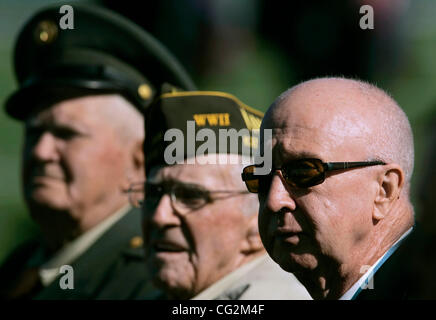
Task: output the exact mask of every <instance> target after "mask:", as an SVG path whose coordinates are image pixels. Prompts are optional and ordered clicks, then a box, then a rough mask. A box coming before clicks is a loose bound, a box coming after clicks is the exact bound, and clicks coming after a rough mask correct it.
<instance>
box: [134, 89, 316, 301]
mask: <svg viewBox="0 0 436 320" xmlns="http://www.w3.org/2000/svg"><path fill="white" fill-rule="evenodd" d="M261 116H262V114H261V113H260V112H258V111H256V110H254V109H251V108H249V107H247V106H245V105H244V104H242V103H241V102H240V101H239V100H238V99H236V98H235V97H234V96H232V95H229V94H225V93H221V92H175V93H167V94H164V95H162V96H161V98H160V99H159V100H158V101H157V102H156V104H154V105H153V106H152V107H151V108H150V113H149V114H148V116H147V119H148V121H147V125H146V136H147V139H146V142H145V153H146V154H147V157H146V171H147V181H146V183H145V195H146V197H145V201H144V202H143V231H144V239H145V244H146V250H145V251H146V265H147V270H148V272H149V273H150V275H151V277H152V279H153V282H154V284H155V285H156V286H157V287H158V288H160V289H161V290H162V292H163V294H162V296H161V297H160V298H170V299H191V298H193V299H307V298H310V297H309V295H308V294H307V292H306V291H305V290H304V288H303V287H302V286H301V284H300V283H298V282H297V281H296V280H295V278H292V277H289V275H288V274H286V273H285V272H283V271H282V270H281V269H280V268H279V267H278V266H277V265H275V264H274V263H273V262H272V261H271V260H270V259H269V257H268V256H267V255H266V253H265V251H264V248H263V246H262V243H261V240H260V236H259V233H258V228H257V210H258V204H257V199H256V198H255V197H253V195H250V194H249V193H248V192H247V191H246V190H245V188H244V185H243V183H242V181H241V180H240V178H239V172H240V170H241V169H242V163H243V162H242V161H243V159H244V158H246V157H248V156H249V154H248V153H246V152H243V150H247V149H244V145H245V146H246V147H247V146H248V150H252V149H253V148H256V143H257V141H256V140H255V138H256V137H255V136H251V135H250V133H249V131H248V130H247V129H255V128H258V127H259V125H260V119H261V118H260V117H261ZM153 119H154V120H153ZM190 121H191V122H190ZM192 126H193V127H192ZM229 129H230V130H229ZM243 129H245V130H246V132H245V134H244V132H243V131H244V130H243ZM167 130H168V131H167ZM227 130H228V132H231V131H232V130H233V134H232V133H230V135H229V137H227V138H224V139H225V140H223V139H222V131H225V132H227ZM239 133H240V136H239V135H238V134H239ZM206 136H207V139H206ZM172 137H173V138H174V137H175V138H176V140H172ZM238 137H239V139H238ZM177 139H179V140H178V141H177ZM192 139H194V140H195V141H194V140H192ZM168 141H172V142H171V144H169V142H168ZM211 141H212V142H211ZM232 141H233V142H235V144H237V145H238V148H231V147H230V145H231V144H232ZM206 144H207V145H208V146H207V147H206V148H204V147H205V145H206ZM174 145H176V148H178V147H181V149H179V151H182V152H180V153H179V154H178V155H176V156H175V157H174V158H173V155H174V152H173V151H176V152H175V153H177V150H176V149H173V147H174ZM251 147H253V148H251ZM206 149H207V150H206ZM168 150H172V151H171V152H168ZM206 151H207V152H206ZM247 160H248V159H247ZM133 191H135V190H133ZM136 191H137V192H136V194H137V195H138V193H139V195H143V189H142V188H141V186H139V189H136ZM133 194H135V193H133Z"/></svg>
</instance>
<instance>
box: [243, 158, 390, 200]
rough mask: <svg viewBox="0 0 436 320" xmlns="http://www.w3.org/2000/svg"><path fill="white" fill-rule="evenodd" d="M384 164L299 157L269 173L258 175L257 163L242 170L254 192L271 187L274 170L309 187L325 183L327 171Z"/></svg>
mask: <svg viewBox="0 0 436 320" xmlns="http://www.w3.org/2000/svg"><path fill="white" fill-rule="evenodd" d="M382 164H386V163H384V162H383V161H359V162H323V161H322V160H320V159H311V158H308V159H298V160H294V161H291V162H288V163H287V164H285V165H283V166H282V167H281V168H273V169H272V170H271V172H270V173H269V174H268V175H256V174H255V168H256V165H250V166H247V167H245V168H244V169H243V171H242V180H243V181H244V182H245V184H246V185H247V189H248V191H250V192H252V193H259V192H263V191H266V189H267V188H268V187H269V185H270V183H271V179H272V175H273V172H274V171H276V170H280V171H281V173H282V175H283V178H284V179H285V181H286V183H287V184H288V185H290V186H293V187H297V188H309V187H313V186H316V185H317V184H321V183H323V182H324V180H325V178H326V173H327V172H329V171H336V170H344V169H351V168H359V167H367V166H375V165H382Z"/></svg>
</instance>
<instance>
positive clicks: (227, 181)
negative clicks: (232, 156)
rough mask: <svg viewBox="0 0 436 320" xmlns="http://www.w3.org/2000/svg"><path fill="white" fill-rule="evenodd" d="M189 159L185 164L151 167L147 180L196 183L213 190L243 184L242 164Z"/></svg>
mask: <svg viewBox="0 0 436 320" xmlns="http://www.w3.org/2000/svg"><path fill="white" fill-rule="evenodd" d="M188 160H189V159H188ZM188 160H185V163H183V164H175V165H169V166H154V167H152V168H151V169H150V173H149V175H148V176H147V180H148V181H150V182H153V183H161V182H165V181H176V182H182V183H194V184H200V185H202V186H204V187H207V188H209V189H211V190H213V189H220V188H221V189H222V188H225V187H230V186H234V185H236V184H241V185H242V180H241V178H240V172H241V165H240V164H218V163H217V164H200V163H198V161H196V162H194V163H193V164H190V163H188ZM191 160H193V159H191ZM203 160H204V159H203ZM242 186H243V185H242Z"/></svg>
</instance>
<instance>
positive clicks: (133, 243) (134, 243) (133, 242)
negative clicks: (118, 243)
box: [130, 236, 144, 249]
mask: <svg viewBox="0 0 436 320" xmlns="http://www.w3.org/2000/svg"><path fill="white" fill-rule="evenodd" d="M143 244H144V241H143V240H142V237H140V236H136V237H133V238H132V239H130V248H133V249H136V248H140V247H142V245H143Z"/></svg>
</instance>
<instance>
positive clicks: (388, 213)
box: [242, 78, 414, 299]
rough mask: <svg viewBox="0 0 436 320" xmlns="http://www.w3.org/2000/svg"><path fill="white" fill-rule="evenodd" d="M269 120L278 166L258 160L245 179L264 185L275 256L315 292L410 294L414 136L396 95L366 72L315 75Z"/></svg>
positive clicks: (265, 225) (263, 210) (253, 187)
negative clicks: (260, 170) (264, 169)
mask: <svg viewBox="0 0 436 320" xmlns="http://www.w3.org/2000/svg"><path fill="white" fill-rule="evenodd" d="M264 129H271V130H272V139H271V140H270V141H264V140H263V139H262V138H261V144H262V145H264V146H266V145H269V146H271V148H272V162H273V164H272V169H271V171H270V173H269V174H267V175H256V166H248V167H246V168H244V170H243V173H242V178H243V180H244V181H245V182H246V185H247V188H248V190H249V191H251V192H254V193H257V194H258V197H259V202H260V209H259V231H260V235H261V238H262V242H263V244H264V246H265V248H266V250H267V252H268V253H269V255H270V256H271V257H272V258H273V259H274V261H275V262H277V263H278V264H279V265H280V266H281V267H282V268H283V269H284V270H286V271H288V272H292V273H293V274H294V275H295V276H296V277H297V278H298V279H299V280H300V281H301V282H302V283H303V285H304V286H305V287H306V289H307V290H308V291H309V293H310V295H311V296H312V297H313V298H314V299H356V298H358V299H386V298H398V299H402V298H405V297H408V296H410V295H409V293H410V289H411V287H410V286H411V285H412V284H411V283H412V281H411V282H408V281H407V280H406V278H403V279H402V280H401V279H399V278H400V277H401V276H399V275H403V271H404V272H405V273H406V271H405V270H406V267H405V264H402V263H401V262H400V261H406V260H407V253H404V252H403V250H402V248H404V247H405V246H403V242H404V241H406V240H409V239H408V238H410V237H408V236H409V234H411V231H412V230H413V225H414V212H413V207H412V205H411V202H410V200H409V190H410V179H411V176H412V170H413V137H412V131H411V127H410V124H409V122H408V119H407V117H406V115H405V114H404V112H403V111H402V110H401V109H400V108H399V107H398V105H397V104H396V102H395V101H394V100H393V99H392V98H391V97H389V96H388V95H387V94H386V93H384V92H383V91H382V90H380V89H378V88H376V87H374V86H372V85H370V84H367V83H363V82H360V81H355V80H348V79H343V78H321V79H315V80H311V81H307V82H304V83H302V84H300V85H298V86H296V87H293V88H291V89H289V90H288V91H286V92H284V93H283V94H282V95H281V96H279V97H278V98H277V100H276V101H275V102H274V103H273V104H272V106H271V107H270V108H269V110H268V111H267V113H266V115H265V118H264V119H263V121H262V126H261V135H262V130H264ZM400 257H402V258H405V260H399V258H400ZM405 273H404V274H405ZM374 274H375V276H374V277H373V275H374Z"/></svg>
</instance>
